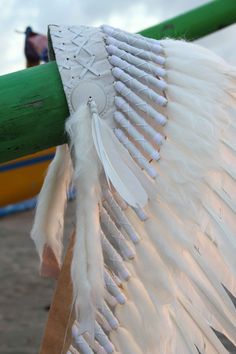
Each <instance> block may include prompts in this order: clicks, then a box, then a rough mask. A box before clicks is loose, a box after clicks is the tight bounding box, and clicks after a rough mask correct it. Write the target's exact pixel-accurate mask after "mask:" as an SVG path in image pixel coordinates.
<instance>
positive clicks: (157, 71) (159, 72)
mask: <svg viewBox="0 0 236 354" xmlns="http://www.w3.org/2000/svg"><path fill="white" fill-rule="evenodd" d="M106 49H107V51H108V53H109V54H110V55H116V56H117V57H119V58H121V59H123V60H125V61H127V62H128V63H130V64H133V65H134V66H136V67H137V68H138V69H141V70H144V71H146V72H147V73H150V74H152V75H153V76H154V77H155V76H158V77H159V76H160V77H165V75H166V71H165V69H163V68H161V67H159V66H157V65H154V64H152V63H149V62H147V61H145V60H143V59H140V58H138V57H135V56H134V55H132V54H130V53H127V52H125V51H124V50H121V49H119V48H116V47H115V46H114V45H108V46H107V47H106Z"/></svg>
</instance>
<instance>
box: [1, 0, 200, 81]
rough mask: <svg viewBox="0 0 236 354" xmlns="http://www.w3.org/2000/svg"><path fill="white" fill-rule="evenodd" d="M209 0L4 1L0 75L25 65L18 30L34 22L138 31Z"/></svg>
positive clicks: (36, 25) (41, 26)
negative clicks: (109, 26) (101, 25)
mask: <svg viewBox="0 0 236 354" xmlns="http://www.w3.org/2000/svg"><path fill="white" fill-rule="evenodd" d="M205 2H207V0H178V1H173V0H136V1H135V0H119V1H115V0H113V1H110V0H98V1H95V0H86V1H85V0H84V1H81V0H67V1H65V0H0V6H1V12H0V33H1V49H2V50H1V53H2V54H1V57H0V75H1V74H4V73H7V72H12V71H16V70H20V69H24V67H25V59H24V53H23V48H24V36H23V35H20V34H17V33H15V32H14V31H15V29H18V30H25V28H26V26H28V25H31V26H32V27H33V29H34V30H35V31H39V32H42V33H46V32H47V25H48V24H50V23H57V24H78V25H81V24H85V25H91V26H92V25H93V26H94V25H95V26H99V25H100V24H103V23H108V24H110V25H113V26H116V27H120V28H123V29H126V30H128V31H133V32H135V31H138V30H141V29H144V28H147V27H149V26H153V25H155V24H157V23H158V22H161V21H163V20H165V19H166V18H170V17H173V16H175V15H177V14H179V13H182V12H185V11H187V10H188V9H190V8H194V7H197V6H199V5H201V4H203V3H205Z"/></svg>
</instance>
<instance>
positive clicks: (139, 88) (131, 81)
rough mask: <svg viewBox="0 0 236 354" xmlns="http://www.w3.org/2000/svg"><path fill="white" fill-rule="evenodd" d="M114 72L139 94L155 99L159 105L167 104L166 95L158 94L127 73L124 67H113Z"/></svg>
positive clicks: (115, 75)
mask: <svg viewBox="0 0 236 354" xmlns="http://www.w3.org/2000/svg"><path fill="white" fill-rule="evenodd" d="M112 74H113V76H114V77H115V78H116V79H118V80H120V81H122V82H123V83H124V84H125V85H127V86H128V87H129V88H130V89H132V90H134V91H135V92H136V93H137V94H138V95H141V96H142V97H143V96H145V97H147V98H148V99H149V100H150V101H153V102H154V103H156V104H158V105H159V106H165V105H166V104H167V99H166V98H165V97H163V96H161V95H158V94H157V93H156V92H154V91H153V90H152V89H150V88H149V87H148V86H146V85H144V84H142V83H141V82H140V81H138V80H136V79H135V78H133V77H132V76H130V75H129V74H127V73H125V72H124V71H123V70H122V69H120V68H113V69H112Z"/></svg>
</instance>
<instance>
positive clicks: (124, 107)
mask: <svg viewBox="0 0 236 354" xmlns="http://www.w3.org/2000/svg"><path fill="white" fill-rule="evenodd" d="M115 104H116V106H117V108H118V109H120V110H121V111H122V112H123V113H125V114H126V115H127V117H128V118H129V119H130V120H131V121H132V122H134V123H135V124H136V125H137V126H138V127H139V128H140V129H142V130H143V131H144V132H145V133H147V134H148V135H149V136H150V137H151V138H152V140H153V141H154V142H155V143H157V144H159V145H160V144H162V142H163V139H164V138H163V136H162V135H161V134H160V133H159V132H157V131H156V130H155V129H154V128H153V127H152V126H151V125H150V124H148V123H147V121H146V120H145V119H144V118H142V117H141V116H140V115H139V114H138V113H137V112H136V111H135V110H134V109H133V108H132V107H131V106H130V105H129V104H128V103H127V102H126V101H125V99H124V98H123V97H120V96H117V97H115Z"/></svg>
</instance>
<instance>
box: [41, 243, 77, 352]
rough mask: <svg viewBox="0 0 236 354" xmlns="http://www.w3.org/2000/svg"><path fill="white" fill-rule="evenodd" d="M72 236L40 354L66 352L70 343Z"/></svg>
mask: <svg viewBox="0 0 236 354" xmlns="http://www.w3.org/2000/svg"><path fill="white" fill-rule="evenodd" d="M73 245H74V236H72V237H71V241H70V244H69V247H68V250H67V253H66V256H65V259H64V263H63V266H62V269H61V272H60V275H59V278H58V282H57V287H56V290H55V293H54V297H53V301H52V304H51V308H50V311H49V315H48V321H47V324H46V328H45V332H44V336H43V340H42V343H41V348H40V354H66V353H67V351H68V349H69V347H70V344H71V326H72V324H73V322H74V314H73V312H72V284H71V277H70V266H71V259H72V252H73Z"/></svg>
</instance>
